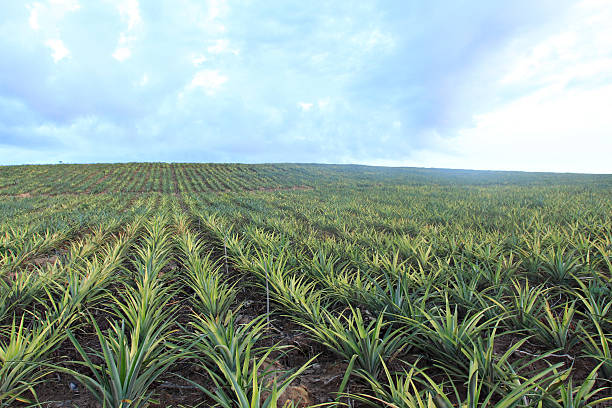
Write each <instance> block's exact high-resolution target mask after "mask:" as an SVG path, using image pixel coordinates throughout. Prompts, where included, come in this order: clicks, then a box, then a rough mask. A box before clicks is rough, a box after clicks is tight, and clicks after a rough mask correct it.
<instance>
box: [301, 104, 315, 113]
mask: <svg viewBox="0 0 612 408" xmlns="http://www.w3.org/2000/svg"><path fill="white" fill-rule="evenodd" d="M298 106H299V107H300V109H301V110H303V111H304V112H308V111H309V110H310V109H312V106H313V104H312V103H310V102H298Z"/></svg>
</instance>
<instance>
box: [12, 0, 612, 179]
mask: <svg viewBox="0 0 612 408" xmlns="http://www.w3.org/2000/svg"><path fill="white" fill-rule="evenodd" d="M610 22H612V2H611V1H610V0H576V1H569V0H554V1H553V0H538V1H533V0H513V1H490V0H471V1H460V0H457V1H451V2H449V1H443V0H432V1H427V2H424V1H416V0H401V1H395V0H380V1H376V0H360V1H358V2H353V1H319V0H309V1H292V0H265V1H264V0H259V1H255V0H241V1H231V0H226V1H224V0H207V1H206V0H146V1H145V0H140V1H139V0H122V1H120V0H39V1H31V2H30V1H27V0H26V1H21V0H7V1H4V2H3V5H2V11H1V13H0V164H22V163H58V162H59V161H63V162H75V163H90V162H131V161H168V162H242V163H268V162H300V163H306V162H308V163H310V162H316V163H359V164H370V165H385V166H410V167H413V166H416V167H444V168H464V169H492V170H525V171H555V172H586V173H612V24H611V23H610Z"/></svg>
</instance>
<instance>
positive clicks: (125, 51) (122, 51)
mask: <svg viewBox="0 0 612 408" xmlns="http://www.w3.org/2000/svg"><path fill="white" fill-rule="evenodd" d="M131 56H132V51H130V49H129V48H127V47H119V48H117V49H116V50H115V52H113V58H114V59H116V60H117V61H119V62H123V61H125V60H126V59H128V58H130V57H131Z"/></svg>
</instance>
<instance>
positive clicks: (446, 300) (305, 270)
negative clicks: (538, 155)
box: [0, 163, 612, 408]
mask: <svg viewBox="0 0 612 408" xmlns="http://www.w3.org/2000/svg"><path fill="white" fill-rule="evenodd" d="M0 270H1V278H0V285H1V286H0V325H1V327H2V330H1V331H0V406H2V407H5V406H6V407H9V406H10V407H18V406H28V405H31V404H33V403H35V402H37V401H38V402H39V403H40V404H41V406H45V407H64V406H65V407H67V406H80V407H89V406H91V407H101V406H105V407H144V406H175V407H177V406H184V407H195V406H198V404H200V405H199V406H219V407H228V408H229V407H240V408H246V407H262V408H263V407H276V406H283V405H284V404H287V405H288V406H296V407H297V406H300V407H305V406H309V405H315V404H321V403H328V404H329V405H330V406H341V405H342V404H344V405H347V404H348V405H350V406H352V407H365V406H375V407H385V406H388V407H399V408H410V407H437V408H442V407H455V406H461V407H499V408H501V407H543V408H546V407H589V406H592V407H595V406H607V405H605V404H610V402H609V401H606V399H608V400H609V399H610V398H611V396H612V391H611V388H610V387H611V386H612V383H610V382H609V380H608V379H610V378H612V354H611V351H610V347H611V346H612V176H606V175H572V174H549V173H541V174H536V173H520V172H515V173H512V172H478V171H452V170H436V169H399V168H377V167H365V166H335V165H307V164H304V165H290V164H275V165H272V164H270V165H234V164H167V163H138V164H135V163H131V164H92V165H67V164H66V165H53V166H10V167H0ZM598 404H599V405H598Z"/></svg>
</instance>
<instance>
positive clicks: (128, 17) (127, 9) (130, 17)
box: [117, 0, 142, 31]
mask: <svg viewBox="0 0 612 408" xmlns="http://www.w3.org/2000/svg"><path fill="white" fill-rule="evenodd" d="M117 9H118V10H119V14H120V15H121V17H122V18H123V19H124V20H125V21H127V24H128V27H127V29H128V31H130V30H133V29H134V28H136V26H137V25H138V24H140V23H141V22H142V18H141V17H140V5H139V3H138V0H121V1H119V4H118V5H117Z"/></svg>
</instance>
